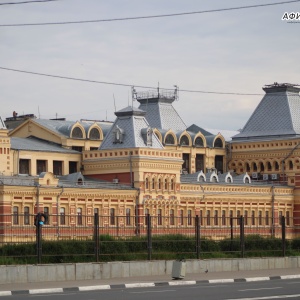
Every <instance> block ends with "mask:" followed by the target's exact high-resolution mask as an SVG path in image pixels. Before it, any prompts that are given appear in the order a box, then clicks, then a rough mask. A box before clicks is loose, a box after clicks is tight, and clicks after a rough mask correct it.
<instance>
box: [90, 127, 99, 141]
mask: <svg viewBox="0 0 300 300" xmlns="http://www.w3.org/2000/svg"><path fill="white" fill-rule="evenodd" d="M90 139H91V140H100V132H99V130H98V129H97V128H92V129H91V132H90Z"/></svg>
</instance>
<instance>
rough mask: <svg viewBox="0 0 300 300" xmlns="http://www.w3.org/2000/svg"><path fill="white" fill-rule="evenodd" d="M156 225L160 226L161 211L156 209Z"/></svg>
mask: <svg viewBox="0 0 300 300" xmlns="http://www.w3.org/2000/svg"><path fill="white" fill-rule="evenodd" d="M157 225H162V210H161V209H158V211H157Z"/></svg>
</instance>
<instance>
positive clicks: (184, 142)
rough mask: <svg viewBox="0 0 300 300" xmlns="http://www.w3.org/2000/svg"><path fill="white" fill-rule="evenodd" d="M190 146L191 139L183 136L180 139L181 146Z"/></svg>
mask: <svg viewBox="0 0 300 300" xmlns="http://www.w3.org/2000/svg"><path fill="white" fill-rule="evenodd" d="M188 145H189V139H188V137H187V136H186V135H183V136H182V137H181V139H180V146H188Z"/></svg>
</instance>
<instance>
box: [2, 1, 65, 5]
mask: <svg viewBox="0 0 300 300" xmlns="http://www.w3.org/2000/svg"><path fill="white" fill-rule="evenodd" d="M53 1H59V0H31V1H22V2H6V3H0V5H14V4H29V3H36V2H53Z"/></svg>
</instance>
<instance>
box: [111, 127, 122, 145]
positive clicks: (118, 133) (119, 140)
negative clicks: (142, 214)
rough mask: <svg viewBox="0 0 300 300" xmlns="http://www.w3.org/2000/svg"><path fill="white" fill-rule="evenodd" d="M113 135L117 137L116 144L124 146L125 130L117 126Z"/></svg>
mask: <svg viewBox="0 0 300 300" xmlns="http://www.w3.org/2000/svg"><path fill="white" fill-rule="evenodd" d="M113 133H114V135H115V140H114V144H122V143H123V138H124V130H123V129H122V128H120V127H119V126H118V125H117V126H116V128H115V129H114V131H113Z"/></svg>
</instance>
